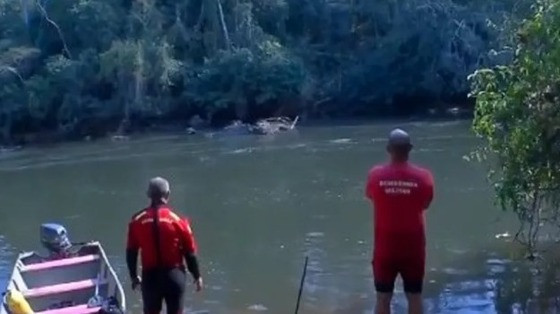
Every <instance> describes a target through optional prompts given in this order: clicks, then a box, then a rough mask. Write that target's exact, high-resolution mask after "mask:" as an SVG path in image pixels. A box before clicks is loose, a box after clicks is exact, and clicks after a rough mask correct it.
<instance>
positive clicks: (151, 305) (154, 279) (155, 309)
mask: <svg viewBox="0 0 560 314" xmlns="http://www.w3.org/2000/svg"><path fill="white" fill-rule="evenodd" d="M159 277H160V274H159V272H158V271H156V270H153V271H146V272H143V273H142V285H141V288H142V303H143V307H144V314H159V313H160V312H161V308H162V304H163V294H162V291H161V289H160V278H159Z"/></svg>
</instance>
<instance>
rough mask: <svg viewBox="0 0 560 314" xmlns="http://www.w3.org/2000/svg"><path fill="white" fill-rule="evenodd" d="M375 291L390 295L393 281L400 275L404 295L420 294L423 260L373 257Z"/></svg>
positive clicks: (393, 285)
mask: <svg viewBox="0 0 560 314" xmlns="http://www.w3.org/2000/svg"><path fill="white" fill-rule="evenodd" d="M372 264H373V277H374V281H375V290H376V291H377V292H381V293H392V292H393V290H394V289H395V280H396V279H397V276H398V275H399V274H400V275H401V277H402V280H403V286H404V291H405V292H406V293H413V294H415V293H422V283H423V281H424V271H425V270H424V267H425V258H424V257H423V256H420V257H415V258H388V257H375V258H374V260H373V262H372Z"/></svg>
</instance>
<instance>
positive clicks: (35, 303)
mask: <svg viewBox="0 0 560 314" xmlns="http://www.w3.org/2000/svg"><path fill="white" fill-rule="evenodd" d="M41 243H42V244H43V246H45V247H46V248H47V250H48V251H49V254H48V255H47V256H46V257H45V256H41V255H40V254H39V253H37V252H34V251H33V252H24V253H21V254H19V256H18V258H17V260H16V262H15V265H14V268H13V271H12V275H11V278H10V280H9V282H8V286H7V289H6V293H4V297H3V302H2V306H1V307H0V314H19V313H12V312H10V307H9V303H10V300H8V298H9V296H10V295H12V294H13V295H17V296H18V297H19V296H22V297H23V299H24V301H23V302H26V303H27V304H28V305H29V307H30V308H31V309H32V311H33V313H35V314H90V313H111V314H113V313H125V312H126V301H125V294H124V291H123V288H122V285H121V283H120V281H119V279H118V277H117V275H116V273H115V271H114V270H113V268H112V267H111V264H110V263H109V261H108V259H107V256H106V254H105V251H104V250H103V247H102V246H101V244H100V243H99V242H95V241H92V242H87V243H78V244H72V243H70V241H69V240H68V236H67V233H66V229H65V228H64V227H63V226H61V225H59V224H52V223H48V224H43V225H41ZM14 292H15V293H14ZM12 302H13V300H12ZM27 304H26V305H27Z"/></svg>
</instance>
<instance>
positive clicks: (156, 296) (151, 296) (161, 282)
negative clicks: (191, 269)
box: [142, 268, 187, 314]
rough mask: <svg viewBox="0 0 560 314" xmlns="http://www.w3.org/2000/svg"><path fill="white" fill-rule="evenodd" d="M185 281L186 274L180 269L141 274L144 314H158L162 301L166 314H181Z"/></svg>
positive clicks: (148, 271) (151, 271)
mask: <svg viewBox="0 0 560 314" xmlns="http://www.w3.org/2000/svg"><path fill="white" fill-rule="evenodd" d="M186 281H187V274H186V272H185V270H184V269H180V268H172V269H162V270H147V271H144V272H142V300H143V302H144V314H159V313H160V312H161V309H162V304H163V301H164V300H165V306H166V308H167V314H180V313H183V307H184V304H183V295H184V293H185V287H186Z"/></svg>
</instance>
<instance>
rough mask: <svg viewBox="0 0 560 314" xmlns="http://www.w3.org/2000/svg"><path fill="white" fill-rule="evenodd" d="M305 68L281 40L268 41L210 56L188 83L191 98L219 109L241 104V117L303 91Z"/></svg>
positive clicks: (235, 106)
mask: <svg viewBox="0 0 560 314" xmlns="http://www.w3.org/2000/svg"><path fill="white" fill-rule="evenodd" d="M304 80H305V70H304V68H303V66H302V64H301V62H298V61H297V59H295V58H294V57H293V56H290V54H289V53H288V52H286V51H285V49H283V48H282V46H280V44H278V43H277V42H269V41H266V42H264V43H262V44H261V45H259V46H258V47H256V49H253V50H251V49H248V48H241V49H234V50H232V51H223V52H221V53H220V54H218V55H217V56H216V57H214V58H212V59H211V60H209V62H208V63H207V64H206V65H205V66H204V67H203V70H202V71H201V72H200V73H198V75H196V76H195V78H194V79H193V80H192V81H191V82H189V83H188V84H192V86H193V89H192V92H191V93H190V94H189V98H191V99H192V101H194V102H195V103H198V104H201V105H202V106H205V107H207V108H211V109H209V110H210V114H212V113H214V112H215V111H216V110H220V109H223V108H229V107H230V106H233V107H234V108H237V111H238V112H237V115H238V116H239V117H240V118H243V119H245V118H248V112H249V111H254V110H255V109H256V108H255V107H259V106H264V105H266V104H269V103H270V102H273V101H282V100H286V99H293V98H294V97H297V96H299V95H300V93H301V90H300V89H301V86H302V85H303V82H304Z"/></svg>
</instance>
